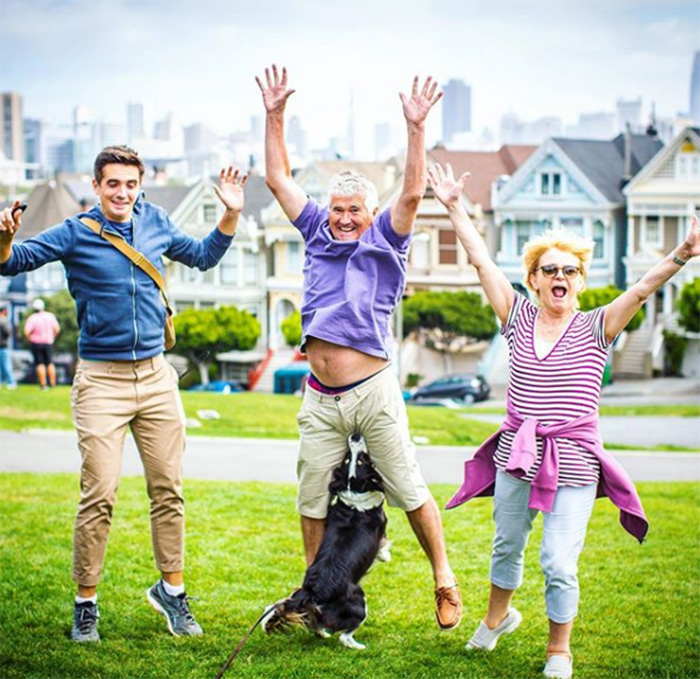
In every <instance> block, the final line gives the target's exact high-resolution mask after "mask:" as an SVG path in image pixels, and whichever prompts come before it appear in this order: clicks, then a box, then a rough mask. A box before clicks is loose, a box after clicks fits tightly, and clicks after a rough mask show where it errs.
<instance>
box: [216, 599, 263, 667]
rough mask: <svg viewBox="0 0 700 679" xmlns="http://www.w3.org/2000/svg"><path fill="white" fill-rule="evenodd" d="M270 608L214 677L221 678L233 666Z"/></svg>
mask: <svg viewBox="0 0 700 679" xmlns="http://www.w3.org/2000/svg"><path fill="white" fill-rule="evenodd" d="M269 612H270V611H269V609H268V608H266V609H265V610H264V611H263V612H262V615H261V616H260V617H259V618H258V619H257V621H256V623H255V624H254V625H253V626H252V627H251V628H250V630H249V631H248V634H246V635H245V636H244V637H243V638H242V639H241V640H240V642H239V643H238V646H236V648H235V649H234V651H233V653H231V655H230V656H229V657H228V660H227V661H226V662H225V663H224V666H223V667H222V668H221V669H220V670H219V673H218V674H217V675H216V677H214V679H221V677H223V676H224V672H226V670H227V669H228V668H229V667H231V663H232V662H233V661H234V660H235V659H236V656H237V655H238V654H239V653H240V651H241V649H242V648H243V646H244V645H245V642H246V641H248V639H249V638H250V635H251V634H252V633H253V632H255V628H256V627H257V626H258V625H259V624H260V623H261V622H262V619H263V618H264V617H265V616H266V615H267V614H268V613H269Z"/></svg>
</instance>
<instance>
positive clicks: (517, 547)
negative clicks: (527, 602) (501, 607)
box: [491, 470, 597, 623]
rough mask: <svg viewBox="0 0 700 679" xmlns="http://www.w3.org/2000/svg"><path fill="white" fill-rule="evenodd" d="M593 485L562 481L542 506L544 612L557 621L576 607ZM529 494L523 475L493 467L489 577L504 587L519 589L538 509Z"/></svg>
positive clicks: (566, 619) (568, 616)
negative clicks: (550, 500) (550, 503)
mask: <svg viewBox="0 0 700 679" xmlns="http://www.w3.org/2000/svg"><path fill="white" fill-rule="evenodd" d="M596 490H597V486H596V484H591V485H588V486H581V487H578V488H573V487H570V486H562V487H560V488H559V489H558V490H557V493H556V495H555V497H554V505H553V507H552V511H551V512H549V513H547V512H543V515H544V516H543V526H544V534H543V536H542V546H541V550H540V565H541V566H542V572H543V573H544V579H545V590H544V598H545V603H546V607H547V616H548V617H549V619H550V620H552V621H554V622H556V623H567V622H570V621H571V620H573V619H574V618H575V617H576V614H577V613H578V601H579V586H578V577H577V574H578V557H579V555H580V554H581V550H582V549H583V543H584V541H585V539H586V527H587V526H588V520H589V519H590V517H591V512H592V511H593V503H594V502H595V498H596ZM529 499H530V484H529V483H528V482H527V481H521V480H520V479H516V478H515V477H513V476H509V475H508V474H506V473H505V472H502V471H500V470H499V471H498V472H497V474H496V489H495V492H494V501H493V518H494V521H495V523H496V534H495V536H494V539H493V550H492V552H491V582H492V583H493V584H494V585H496V586H497V587H500V588H502V589H517V588H518V587H519V586H520V585H521V583H522V580H523V554H524V552H525V547H526V545H527V541H528V537H529V535H530V531H531V530H532V522H533V520H534V518H535V517H536V516H537V514H538V513H539V512H538V510H536V509H529V508H528V502H529Z"/></svg>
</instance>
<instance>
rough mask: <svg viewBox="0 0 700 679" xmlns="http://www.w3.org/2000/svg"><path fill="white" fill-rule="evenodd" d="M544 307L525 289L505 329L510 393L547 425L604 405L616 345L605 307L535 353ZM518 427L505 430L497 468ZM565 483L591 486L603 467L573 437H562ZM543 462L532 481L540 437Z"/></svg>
mask: <svg viewBox="0 0 700 679" xmlns="http://www.w3.org/2000/svg"><path fill="white" fill-rule="evenodd" d="M537 316H538V307H537V306H535V305H534V304H533V303H532V302H530V301H529V300H528V299H527V298H525V297H524V296H523V295H521V294H519V293H518V294H516V295H515V301H514V303H513V308H512V309H511V311H510V314H509V316H508V320H507V321H506V323H505V325H504V326H503V328H502V329H501V333H502V334H503V335H504V336H505V338H506V340H507V342H508V351H509V354H510V382H509V385H508V398H509V399H510V403H511V404H512V406H513V407H514V408H515V409H516V410H517V411H518V412H519V413H520V414H521V415H522V416H523V417H532V418H535V419H537V420H538V421H539V422H540V423H541V424H543V425H550V424H554V423H561V422H565V421H567V420H573V419H576V418H578V417H581V416H582V415H587V414H589V413H591V412H593V411H596V410H597V409H598V401H599V399H600V389H601V384H602V380H603V370H604V369H605V362H606V359H607V354H608V349H609V347H610V344H608V342H607V341H606V339H605V332H604V328H603V323H604V320H605V309H604V308H603V307H599V308H598V309H594V310H593V311H588V312H581V311H579V312H577V313H576V314H575V315H574V317H573V318H572V319H571V322H570V323H569V325H568V326H567V328H566V329H565V330H564V332H563V333H562V335H561V337H560V338H559V339H558V340H557V342H556V343H555V344H554V346H553V348H552V349H551V351H549V353H548V354H546V355H545V356H544V357H542V358H538V356H537V354H536V353H535V322H536V320H537ZM514 436H515V433H514V432H508V431H504V432H503V433H502V434H501V436H500V439H499V442H498V449H497V451H496V454H495V456H494V462H495V464H496V468H497V469H505V467H506V465H507V464H508V458H509V456H510V449H511V445H512V443H513V438H514ZM556 441H557V446H558V448H559V485H560V486H585V485H588V484H591V483H597V482H598V476H599V473H600V468H599V464H598V461H597V459H596V457H595V455H593V454H592V453H590V452H588V451H587V450H585V449H584V448H582V447H581V446H580V445H578V444H577V443H575V442H574V441H571V440H570V439H564V438H557V439H556ZM537 452H538V457H537V462H536V463H535V464H534V465H533V466H532V468H531V469H530V471H529V472H528V474H527V476H526V477H524V480H526V481H532V479H533V478H534V476H535V474H536V473H537V470H538V469H539V466H540V460H541V459H542V440H541V438H540V437H538V439H537Z"/></svg>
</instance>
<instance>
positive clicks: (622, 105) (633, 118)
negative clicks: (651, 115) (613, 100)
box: [617, 97, 642, 132]
mask: <svg viewBox="0 0 700 679" xmlns="http://www.w3.org/2000/svg"><path fill="white" fill-rule="evenodd" d="M627 125H629V126H630V128H631V129H632V132H640V131H642V98H641V97H638V98H637V99H618V100H617V126H618V127H617V129H618V131H619V132H624V131H625V130H626V129H627Z"/></svg>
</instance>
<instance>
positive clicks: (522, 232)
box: [515, 222, 530, 255]
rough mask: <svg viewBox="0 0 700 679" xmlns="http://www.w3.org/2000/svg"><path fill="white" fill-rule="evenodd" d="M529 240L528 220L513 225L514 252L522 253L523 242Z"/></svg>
mask: <svg viewBox="0 0 700 679" xmlns="http://www.w3.org/2000/svg"><path fill="white" fill-rule="evenodd" d="M529 240H530V222H518V223H517V224H516V226H515V254H516V255H522V254H523V248H524V247H525V243H527V242H528V241H529Z"/></svg>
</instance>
